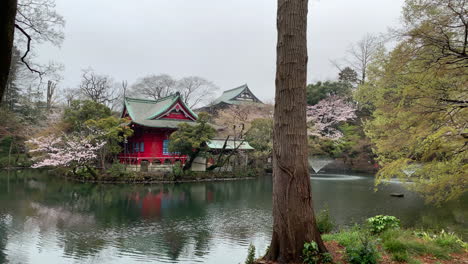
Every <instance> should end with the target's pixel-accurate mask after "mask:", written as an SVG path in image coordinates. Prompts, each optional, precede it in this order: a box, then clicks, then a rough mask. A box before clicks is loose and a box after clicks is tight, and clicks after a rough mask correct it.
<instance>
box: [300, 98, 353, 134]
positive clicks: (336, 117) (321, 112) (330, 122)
mask: <svg viewBox="0 0 468 264" xmlns="http://www.w3.org/2000/svg"><path fill="white" fill-rule="evenodd" d="M354 118H356V108H355V107H354V106H353V105H352V104H351V103H349V102H347V101H346V100H345V99H344V98H342V97H339V96H336V95H332V96H329V97H327V98H325V99H323V100H321V101H320V102H318V103H317V104H316V105H312V106H307V122H310V123H312V125H313V126H312V127H311V128H310V129H309V130H308V134H309V135H316V136H320V137H327V138H330V139H334V140H335V139H339V138H341V137H342V136H343V133H341V131H339V130H338V129H337V126H338V125H339V124H340V123H342V122H346V121H348V120H352V119H354Z"/></svg>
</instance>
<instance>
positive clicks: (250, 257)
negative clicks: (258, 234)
mask: <svg viewBox="0 0 468 264" xmlns="http://www.w3.org/2000/svg"><path fill="white" fill-rule="evenodd" d="M254 261H255V246H254V245H252V244H250V246H249V249H248V253H247V259H246V260H245V264H253V263H254Z"/></svg>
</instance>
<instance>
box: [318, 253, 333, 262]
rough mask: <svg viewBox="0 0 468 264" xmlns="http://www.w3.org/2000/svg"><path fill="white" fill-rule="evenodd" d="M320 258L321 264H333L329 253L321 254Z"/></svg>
mask: <svg viewBox="0 0 468 264" xmlns="http://www.w3.org/2000/svg"><path fill="white" fill-rule="evenodd" d="M320 256H321V263H322V264H327V263H333V257H332V255H331V254H330V253H322V254H321V255H320Z"/></svg>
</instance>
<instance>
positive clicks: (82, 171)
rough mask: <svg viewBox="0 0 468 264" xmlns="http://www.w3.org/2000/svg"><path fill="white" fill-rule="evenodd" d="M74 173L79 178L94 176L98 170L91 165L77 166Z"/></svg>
mask: <svg viewBox="0 0 468 264" xmlns="http://www.w3.org/2000/svg"><path fill="white" fill-rule="evenodd" d="M73 173H74V175H75V176H77V177H79V178H92V177H94V176H95V175H96V170H95V169H94V168H91V167H87V166H81V167H78V168H75V169H74V171H73Z"/></svg>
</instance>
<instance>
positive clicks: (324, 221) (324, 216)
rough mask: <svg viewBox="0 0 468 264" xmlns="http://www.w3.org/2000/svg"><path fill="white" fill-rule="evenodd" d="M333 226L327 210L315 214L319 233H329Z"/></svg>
mask: <svg viewBox="0 0 468 264" xmlns="http://www.w3.org/2000/svg"><path fill="white" fill-rule="evenodd" d="M334 226H335V224H334V223H333V221H332V219H331V217H330V211H329V210H328V208H325V209H324V210H322V211H320V213H318V214H317V228H318V230H319V232H320V233H330V232H331V231H332V230H333V227H334Z"/></svg>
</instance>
